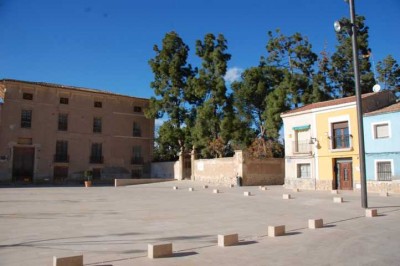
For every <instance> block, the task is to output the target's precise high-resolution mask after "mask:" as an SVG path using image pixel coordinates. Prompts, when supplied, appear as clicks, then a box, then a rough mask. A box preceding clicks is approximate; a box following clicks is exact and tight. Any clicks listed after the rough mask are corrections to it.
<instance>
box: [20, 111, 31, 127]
mask: <svg viewBox="0 0 400 266" xmlns="http://www.w3.org/2000/svg"><path fill="white" fill-rule="evenodd" d="M31 126H32V110H22V112H21V127H22V128H31Z"/></svg>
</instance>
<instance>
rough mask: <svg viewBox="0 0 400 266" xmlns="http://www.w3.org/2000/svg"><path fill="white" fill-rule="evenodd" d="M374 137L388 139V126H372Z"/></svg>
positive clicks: (385, 124) (386, 124)
mask: <svg viewBox="0 0 400 266" xmlns="http://www.w3.org/2000/svg"><path fill="white" fill-rule="evenodd" d="M374 137H375V138H376V139H385V138H389V124H388V123H384V124H376V125H374Z"/></svg>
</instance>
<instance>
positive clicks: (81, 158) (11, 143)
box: [0, 79, 154, 183]
mask: <svg viewBox="0 0 400 266" xmlns="http://www.w3.org/2000/svg"><path fill="white" fill-rule="evenodd" d="M148 104H149V101H148V99H142V98H136V97H130V96H125V95H118V94H114V93H110V92H105V91H99V90H93V89H86V88H79V87H72V86H63V85H57V84H49V83H43V82H27V81H19V80H11V79H3V80H0V182H35V183H36V182H68V181H72V182H73V181H82V180H83V179H84V178H85V177H84V172H85V171H92V176H93V180H94V181H96V180H99V181H106V180H111V179H114V178H141V177H148V176H149V175H150V166H149V165H150V162H151V160H152V154H153V141H154V120H153V119H147V118H146V117H145V116H144V113H143V110H144V109H145V108H146V107H147V106H148Z"/></svg>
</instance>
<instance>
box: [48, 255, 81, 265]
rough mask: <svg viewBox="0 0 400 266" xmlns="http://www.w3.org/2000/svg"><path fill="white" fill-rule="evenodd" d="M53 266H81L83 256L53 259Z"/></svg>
mask: <svg viewBox="0 0 400 266" xmlns="http://www.w3.org/2000/svg"><path fill="white" fill-rule="evenodd" d="M53 266H83V255H78V256H71V257H61V258H57V257H56V256H54V257H53Z"/></svg>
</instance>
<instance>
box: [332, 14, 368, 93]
mask: <svg viewBox="0 0 400 266" xmlns="http://www.w3.org/2000/svg"><path fill="white" fill-rule="evenodd" d="M339 22H340V23H341V24H342V25H346V24H347V25H349V24H350V21H349V20H348V19H347V18H342V19H341V20H340V21H339ZM355 24H356V29H357V42H358V50H359V55H358V56H359V70H360V86H361V92H362V93H367V92H371V90H372V87H373V86H374V84H375V80H374V75H373V73H372V72H371V63H370V61H369V55H370V48H369V44H368V30H369V28H368V27H367V26H366V25H365V17H363V16H356V22H355ZM336 38H337V40H338V42H339V44H338V45H337V46H336V52H335V53H334V54H333V55H332V58H331V59H332V70H331V72H330V75H329V77H330V79H331V80H332V85H333V88H334V96H335V97H337V98H341V97H347V96H352V95H355V85H354V84H355V83H354V68H353V50H352V41H351V32H349V31H348V30H347V31H346V30H343V31H340V32H337V33H336Z"/></svg>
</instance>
